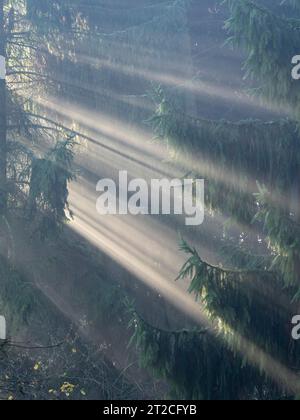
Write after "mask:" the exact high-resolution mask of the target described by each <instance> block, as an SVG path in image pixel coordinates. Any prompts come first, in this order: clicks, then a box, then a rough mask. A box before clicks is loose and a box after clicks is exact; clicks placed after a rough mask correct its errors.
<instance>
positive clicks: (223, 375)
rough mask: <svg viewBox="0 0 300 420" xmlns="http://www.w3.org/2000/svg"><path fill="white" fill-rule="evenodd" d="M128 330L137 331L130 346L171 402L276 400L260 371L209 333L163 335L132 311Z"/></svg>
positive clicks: (198, 330)
mask: <svg viewBox="0 0 300 420" xmlns="http://www.w3.org/2000/svg"><path fill="white" fill-rule="evenodd" d="M131 327H134V329H135V333H134V336H133V341H134V343H135V344H136V346H137V349H138V350H139V352H140V354H141V364H142V366H144V367H145V368H148V369H151V370H152V371H153V372H154V374H156V375H157V376H158V377H160V378H164V379H166V380H167V381H168V382H169V383H170V385H171V396H172V397H173V398H175V399H187V400H239V399H248V398H249V399H252V398H255V399H256V398H259V399H269V398H276V397H277V398H278V396H279V395H280V391H279V389H278V388H277V387H276V386H275V385H274V384H272V383H271V382H270V381H269V380H268V379H267V378H266V377H265V375H264V374H263V373H262V372H260V371H259V369H254V368H253V367H252V366H250V365H249V364H248V363H247V361H246V360H243V358H242V357H240V356H239V355H238V353H236V352H235V351H234V350H233V349H232V348H231V346H230V345H228V344H226V343H225V342H224V340H223V339H222V337H221V336H215V335H214V334H213V333H212V332H211V331H208V330H206V329H194V330H182V331H164V330H162V329H159V328H155V327H153V326H151V325H150V324H148V323H147V322H146V321H145V320H143V319H142V318H141V317H140V316H139V315H138V314H137V313H136V312H135V311H133V313H132V322H131ZM283 395H284V393H283V394H281V396H283ZM284 397H285V395H284Z"/></svg>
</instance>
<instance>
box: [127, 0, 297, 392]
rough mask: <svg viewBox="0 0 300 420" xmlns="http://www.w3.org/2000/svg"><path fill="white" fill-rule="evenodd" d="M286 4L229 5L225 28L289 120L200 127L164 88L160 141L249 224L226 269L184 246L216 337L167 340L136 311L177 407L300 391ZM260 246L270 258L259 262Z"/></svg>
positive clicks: (293, 42) (223, 208) (217, 204)
mask: <svg viewBox="0 0 300 420" xmlns="http://www.w3.org/2000/svg"><path fill="white" fill-rule="evenodd" d="M275 3H276V4H273V5H271V6H270V5H269V3H268V2H263V1H261V2H259V1H255V2H254V1H249V0H232V1H231V0H228V1H225V4H226V5H227V6H228V8H229V11H230V18H229V19H228V21H227V22H226V29H227V30H228V32H229V34H230V38H229V42H231V43H232V45H233V46H235V47H237V46H238V47H241V48H243V49H244V50H245V52H246V54H247V58H246V62H245V66H244V68H245V73H246V77H248V78H250V79H253V81H254V83H256V89H255V93H256V94H259V95H260V96H261V98H262V99H263V100H265V101H269V102H270V101H271V103H272V104H273V105H274V104H276V105H277V106H278V107H280V106H283V107H284V109H285V110H288V115H287V117H286V118H282V119H277V120H274V121H268V122H265V121H252V120H247V121H240V122H230V121H225V120H221V121H212V120H207V119H201V118H195V117H191V116H189V115H185V114H184V112H183V110H182V109H180V107H178V104H175V103H174V99H173V98H172V97H170V96H169V95H168V94H166V93H165V92H164V90H163V89H162V88H159V89H158V90H157V92H156V96H157V112H156V114H155V116H154V117H153V118H152V124H153V126H154V130H155V132H156V134H157V136H158V137H159V138H160V139H161V140H164V141H167V144H168V145H169V146H170V147H171V148H172V149H174V150H175V151H176V157H175V159H178V160H180V161H182V160H183V161H188V162H189V167H190V168H192V172H193V175H194V176H195V177H202V178H205V179H206V205H207V208H208V209H211V210H213V211H214V212H219V213H221V214H223V215H225V216H226V217H229V218H230V219H234V220H237V221H238V222H241V223H242V224H243V232H240V233H241V236H240V239H239V235H238V236H237V237H236V238H235V239H234V241H232V238H231V237H230V236H229V235H227V236H225V239H224V247H223V251H224V252H222V256H221V255H220V258H219V260H220V264H219V265H215V266H214V265H212V264H209V263H208V262H206V261H204V260H203V259H202V258H201V256H200V255H199V253H198V252H197V250H196V249H194V248H192V247H191V246H189V245H188V244H187V243H186V242H185V241H184V240H183V241H182V243H181V249H182V250H183V251H184V252H185V253H186V254H187V255H188V260H187V262H186V264H185V265H184V267H183V268H182V270H181V272H180V274H179V278H178V280H180V279H185V278H188V279H190V280H191V285H190V288H189V292H190V293H192V294H194V295H195V296H196V298H197V299H198V300H199V301H200V302H201V304H202V307H204V310H205V314H206V315H207V317H208V318H209V320H210V322H211V328H210V329H208V330H203V329H195V330H194V331H186V330H184V331H164V330H162V329H159V326H153V325H149V323H147V322H146V321H145V320H144V319H142V318H141V316H140V315H139V314H137V313H136V312H135V311H134V310H133V325H134V327H135V335H134V341H135V342H136V344H137V347H138V349H139V350H140V351H141V361H142V364H143V365H144V366H145V367H148V368H149V369H152V370H153V371H154V372H155V373H156V374H158V375H159V376H161V377H164V378H165V379H166V380H168V381H169V382H170V383H171V385H172V390H173V395H174V396H176V397H177V398H187V399H189V398H192V399H193V398H194V399H233V400H235V399H290V398H292V399H293V398H296V397H299V393H300V381H299V371H300V347H299V344H298V343H297V342H296V341H294V340H293V339H292V335H291V330H292V327H291V320H292V318H293V316H294V315H295V314H297V313H298V312H299V306H300V305H299V299H300V282H299V272H300V269H299V267H300V265H299V261H300V230H299V226H300V224H299V214H298V210H299V196H298V195H297V194H296V199H295V188H296V189H297V188H298V185H297V184H298V183H299V182H298V181H299V168H300V134H299V119H300V115H299V92H300V85H297V83H296V82H295V81H294V80H292V77H291V69H292V66H291V60H292V57H293V56H294V55H295V54H297V53H299V51H297V49H298V48H299V45H300V43H299V21H300V20H299V19H300V14H299V2H298V1H289V2H288V1H286V2H280V3H279V2H275ZM291 16H292V18H291ZM295 16H296V18H295ZM295 202H296V205H295ZM253 230H254V231H255V232H256V237H257V241H258V242H257V244H256V246H254V247H253V246H250V242H251V241H250V239H249V238H250V237H251V232H252V231H253ZM241 238H242V239H241ZM248 242H249V244H248ZM261 242H265V244H266V249H267V251H265V252H261V251H259V252H255V251H257V249H259V250H260V249H261V247H260V246H259V245H260V244H261ZM247 244H248V245H249V246H247ZM252 245H253V244H252ZM253 248H254V249H253ZM199 311H200V308H199ZM245 343H247V344H246V345H245ZM276 373H277V374H278V375H276Z"/></svg>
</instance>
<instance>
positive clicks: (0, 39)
mask: <svg viewBox="0 0 300 420" xmlns="http://www.w3.org/2000/svg"><path fill="white" fill-rule="evenodd" d="M0 56H2V57H4V58H6V34H5V25H4V0H0ZM6 122H7V121H6V81H5V78H2V79H1V78H0V216H3V215H5V214H6V210H7V174H6V170H7V169H6V168H7V128H6Z"/></svg>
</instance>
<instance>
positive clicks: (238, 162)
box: [150, 88, 300, 224]
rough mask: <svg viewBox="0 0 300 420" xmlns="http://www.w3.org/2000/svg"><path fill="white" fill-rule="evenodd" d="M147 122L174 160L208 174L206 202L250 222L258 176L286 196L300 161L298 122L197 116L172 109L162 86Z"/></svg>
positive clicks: (212, 206) (196, 172) (206, 175)
mask: <svg viewBox="0 0 300 420" xmlns="http://www.w3.org/2000/svg"><path fill="white" fill-rule="evenodd" d="M155 98H156V101H157V108H156V113H155V115H154V116H153V117H152V118H151V120H150V123H151V124H152V126H153V129H154V131H155V133H156V135H157V137H158V138H159V139H161V140H163V141H166V142H167V144H168V145H169V146H170V147H171V148H172V150H175V159H176V160H178V161H179V162H181V161H182V162H183V164H185V165H186V166H189V167H190V168H191V169H192V171H193V173H194V174H195V175H196V176H198V177H202V178H205V179H206V181H207V182H206V205H207V206H208V207H210V208H213V209H217V210H220V211H223V212H225V213H226V214H227V215H229V216H231V217H233V218H236V219H238V220H239V221H242V222H246V223H248V224H249V223H251V221H252V220H253V217H254V216H255V214H256V212H257V204H256V201H255V198H254V196H253V194H254V193H255V192H256V191H257V185H256V181H259V182H261V183H264V184H265V185H268V186H269V187H270V188H272V189H273V190H274V189H276V191H278V194H279V196H280V195H282V196H283V198H284V197H285V196H286V195H288V192H289V191H290V189H291V187H292V186H293V185H294V182H293V180H294V179H297V176H298V171H299V165H300V136H299V130H298V125H297V124H295V123H293V122H291V121H290V120H287V119H283V120H278V121H271V122H262V121H256V120H254V121H252V120H248V121H241V122H238V123H233V122H229V121H225V120H221V121H213V120H206V119H200V118H198V119H196V118H191V117H189V116H187V115H185V114H184V113H182V112H179V111H178V110H176V109H174V107H173V105H172V104H171V103H170V102H169V101H168V99H167V98H166V97H165V94H164V92H163V90H162V89H161V88H159V89H158V90H157V91H156V94H155Z"/></svg>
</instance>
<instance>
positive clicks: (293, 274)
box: [256, 186, 300, 290]
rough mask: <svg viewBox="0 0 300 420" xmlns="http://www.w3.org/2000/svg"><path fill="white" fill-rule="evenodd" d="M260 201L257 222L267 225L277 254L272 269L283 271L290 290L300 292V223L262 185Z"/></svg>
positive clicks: (258, 198)
mask: <svg viewBox="0 0 300 420" xmlns="http://www.w3.org/2000/svg"><path fill="white" fill-rule="evenodd" d="M256 198H257V200H258V202H259V203H260V210H259V211H258V213H257V215H256V220H259V221H261V222H263V224H264V230H265V232H266V234H267V241H268V242H269V246H270V247H271V249H272V251H273V252H274V253H275V254H276V257H275V258H274V261H273V264H272V268H273V269H276V270H278V271H279V272H281V274H282V276H283V278H284V280H285V286H286V287H291V286H292V287H294V288H295V287H296V288H297V290H300V284H299V268H300V224H299V223H298V221H297V220H296V218H295V216H293V215H292V214H291V213H290V212H289V211H287V210H286V209H284V208H283V209H282V207H281V206H280V205H278V203H276V201H274V198H273V197H272V194H270V193H269V192H268V190H267V189H266V188H265V187H261V186H259V193H258V194H256Z"/></svg>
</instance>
